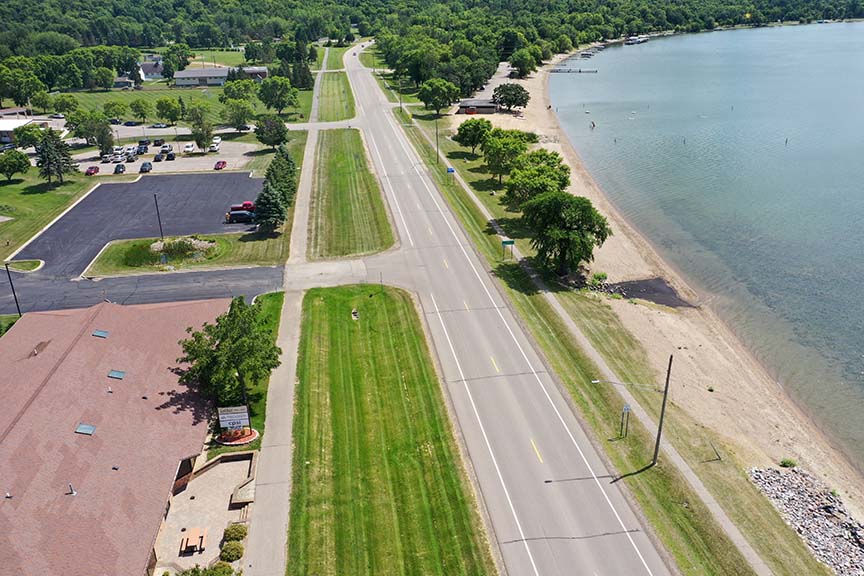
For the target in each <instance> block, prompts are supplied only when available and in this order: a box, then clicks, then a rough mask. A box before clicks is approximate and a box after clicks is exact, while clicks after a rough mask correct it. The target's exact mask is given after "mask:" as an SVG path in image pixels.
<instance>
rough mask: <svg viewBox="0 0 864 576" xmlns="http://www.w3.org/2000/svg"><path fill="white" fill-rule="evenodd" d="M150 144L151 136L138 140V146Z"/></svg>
mask: <svg viewBox="0 0 864 576" xmlns="http://www.w3.org/2000/svg"><path fill="white" fill-rule="evenodd" d="M149 145H150V139H149V138H144V139H142V140H138V146H149Z"/></svg>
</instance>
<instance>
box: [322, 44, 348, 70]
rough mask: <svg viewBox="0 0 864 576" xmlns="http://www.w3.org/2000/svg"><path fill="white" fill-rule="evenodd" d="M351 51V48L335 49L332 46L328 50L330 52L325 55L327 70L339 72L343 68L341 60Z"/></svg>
mask: <svg viewBox="0 0 864 576" xmlns="http://www.w3.org/2000/svg"><path fill="white" fill-rule="evenodd" d="M350 49H353V47H348V46H345V47H341V48H337V47H336V46H333V47H331V48H330V52H329V53H328V54H327V69H328V70H341V69H343V68H344V67H345V66H344V65H343V64H342V59H343V58H344V56H345V52H347V51H348V50H350Z"/></svg>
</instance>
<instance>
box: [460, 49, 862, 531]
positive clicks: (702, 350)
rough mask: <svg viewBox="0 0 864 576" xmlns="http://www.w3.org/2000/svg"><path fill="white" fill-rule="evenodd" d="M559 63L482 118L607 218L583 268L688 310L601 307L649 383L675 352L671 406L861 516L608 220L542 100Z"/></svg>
mask: <svg viewBox="0 0 864 576" xmlns="http://www.w3.org/2000/svg"><path fill="white" fill-rule="evenodd" d="M583 49H584V48H583ZM564 59H566V56H563V55H559V56H556V57H555V58H554V59H553V60H552V61H551V62H550V63H549V64H547V65H546V66H545V67H544V68H543V69H542V70H539V71H538V72H536V73H535V74H533V75H532V76H530V77H529V78H526V79H524V80H514V81H515V82H518V83H520V84H522V85H523V86H524V87H525V88H526V89H527V90H528V91H529V92H530V94H531V101H530V103H529V104H528V106H527V108H526V109H525V110H524V112H523V113H522V114H520V115H518V116H517V115H510V114H495V115H485V116H483V117H484V118H488V119H489V120H490V121H492V123H493V124H494V125H496V126H500V127H502V128H518V129H520V130H528V131H533V132H536V133H537V134H538V136H539V137H540V143H541V145H542V146H543V147H545V148H548V149H550V150H554V151H557V152H558V153H560V154H561V155H562V157H563V158H564V160H565V162H566V163H567V164H568V165H569V166H570V168H571V171H572V173H571V179H572V184H571V186H570V192H571V193H573V194H577V195H580V196H585V197H587V198H589V199H590V200H591V201H592V202H593V203H594V205H595V206H596V207H597V208H598V209H599V210H600V211H601V212H602V213H603V214H604V215H605V216H606V217H607V218H608V219H609V223H610V225H611V227H612V229H613V231H614V235H613V236H612V237H611V238H610V239H609V240H608V241H607V242H606V243H605V244H604V246H603V247H602V248H601V249H599V250H598V251H597V252H596V260H595V262H594V263H593V265H592V269H593V270H595V271H602V272H606V273H607V274H608V276H609V281H610V282H612V283H617V282H627V281H633V280H644V279H650V278H657V277H660V278H663V279H664V280H665V281H666V282H668V283H669V285H671V286H672V287H673V288H674V289H675V290H676V291H677V292H678V294H679V295H680V296H681V297H682V298H684V299H685V300H687V301H688V302H691V303H694V304H696V306H694V307H681V308H674V309H673V308H667V307H664V306H656V305H640V306H633V305H632V304H629V303H628V302H627V301H626V300H614V299H611V298H610V299H607V302H608V303H609V305H610V306H611V307H612V308H613V309H614V310H615V312H616V313H617V314H618V316H619V318H620V319H621V321H622V323H623V324H624V326H625V327H626V328H627V329H628V330H629V331H630V332H631V333H632V334H633V335H634V336H635V337H636V338H637V339H638V340H639V341H640V342H641V343H642V345H643V346H644V347H645V350H646V351H647V353H648V356H649V358H650V361H651V363H652V367H653V369H654V371H655V372H656V374H657V380H658V381H660V380H661V376H662V374H664V372H665V368H666V362H667V360H668V357H669V354H670V353H674V354H675V370H674V375H673V382H672V391H671V397H672V399H673V401H674V402H675V403H676V404H677V405H678V406H679V407H681V408H683V409H684V410H686V411H687V412H688V413H689V414H690V415H691V416H692V417H693V418H695V419H696V420H697V421H698V422H700V423H702V424H704V425H705V426H706V427H707V428H710V429H711V430H713V431H714V432H715V433H716V434H717V435H719V436H720V437H722V438H723V439H724V441H725V443H726V444H727V445H728V446H730V447H734V449H733V450H734V452H735V455H736V456H737V458H738V459H739V460H740V461H741V463H742V464H743V465H744V466H746V467H748V468H749V467H751V466H759V467H765V466H777V463H778V462H779V461H780V460H781V459H782V458H793V459H795V460H796V461H797V462H798V463H799V466H801V467H803V468H806V469H808V470H810V471H811V472H813V473H814V474H815V475H817V476H818V477H820V478H821V479H822V480H823V481H824V482H825V484H826V485H828V486H829V487H832V488H835V489H836V490H837V491H838V492H839V493H840V494H841V495H842V497H843V500H844V501H845V502H846V504H847V506H848V508H849V509H850V511H851V512H852V513H853V514H854V515H855V516H856V517H857V518H858V519H861V518H864V476H862V475H861V474H860V473H859V472H858V471H857V470H856V469H855V468H854V467H853V466H852V465H851V464H850V462H849V461H848V460H847V459H846V457H845V456H844V455H843V454H842V453H841V452H840V451H839V450H837V449H836V448H834V447H833V446H832V445H831V443H830V442H829V440H828V439H827V437H826V436H825V435H824V434H823V433H822V432H821V431H820V430H819V428H818V427H817V425H816V424H815V423H814V422H813V420H812V419H810V418H809V416H807V415H806V414H805V413H804V412H803V411H802V409H801V408H800V407H799V406H798V405H796V404H795V402H794V401H793V400H792V399H791V398H790V397H789V396H788V394H787V393H786V392H785V391H784V390H783V389H782V387H781V386H780V385H779V384H778V383H777V382H776V381H774V380H773V379H772V378H771V377H770V376H769V374H768V371H767V370H766V369H765V368H764V367H763V366H762V365H761V364H760V363H759V362H757V361H756V359H755V358H754V357H753V355H752V354H751V353H750V352H749V351H748V350H747V349H746V348H745V347H744V346H743V345H742V344H741V342H740V341H739V340H738V338H736V337H735V336H734V334H733V333H732V331H731V330H730V329H729V327H728V326H726V325H725V324H724V322H723V321H722V320H721V319H720V318H719V317H718V316H717V315H716V314H715V313H714V312H713V311H712V310H711V309H710V308H709V307H708V306H707V305H700V303H702V302H705V301H706V300H707V298H706V296H707V295H703V294H698V293H697V292H696V291H694V290H693V289H692V288H691V287H690V286H688V285H687V283H686V282H685V280H684V279H683V278H682V276H681V275H680V274H679V273H678V272H677V271H676V270H675V269H673V267H672V266H670V265H669V264H668V263H667V262H665V261H664V260H663V259H662V258H661V257H660V256H659V254H658V253H657V252H656V251H655V250H654V249H653V248H652V246H651V244H650V243H649V242H648V240H647V239H645V238H644V237H642V236H641V235H640V234H639V233H637V232H636V231H635V230H634V229H633V227H631V226H630V225H629V224H628V222H627V221H626V220H625V219H624V218H623V216H622V215H621V214H619V213H618V212H617V210H616V209H615V207H614V206H613V205H612V204H611V202H610V201H609V200H608V199H607V198H606V196H605V195H604V194H603V192H602V190H601V189H600V188H599V186H598V185H597V183H596V182H595V181H594V179H593V178H592V176H591V174H589V173H588V171H587V170H586V169H585V166H584V165H583V163H582V161H581V159H580V158H579V155H578V154H577V153H576V150H575V149H574V148H573V147H572V145H571V144H570V142H569V140H568V138H567V136H566V134H565V133H564V131H563V130H562V128H561V126H560V125H559V123H558V119H557V117H556V115H555V110H554V108H552V107H551V101H550V98H549V90H548V77H549V72H548V70H549V68H550V67H552V66H554V65H555V64H557V63H559V62H561V61H562V60H564ZM501 72H502V69H500V68H499V73H498V75H496V78H494V79H493V80H492V81H490V84H489V87H487V90H486V91H488V92H489V93H490V94H491V89H492V87H494V86H495V85H497V84H499V83H501V82H502V81H505V79H504V78H502V77H501ZM467 118H470V116H468V117H466V116H463V115H453V116H450V122H451V123H452V124H451V127H452V129H453V130H455V129H456V127H457V126H458V125H459V123H461V122H462V121H464V120H465V119H467ZM709 387H710V388H712V389H713V392H709V391H708V389H709Z"/></svg>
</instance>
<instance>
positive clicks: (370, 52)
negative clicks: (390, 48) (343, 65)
mask: <svg viewBox="0 0 864 576" xmlns="http://www.w3.org/2000/svg"><path fill="white" fill-rule="evenodd" d="M357 57H358V58H360V63H361V64H363V66H365V67H366V68H387V62H385V61H384V58H383V56H381V51H380V50H378V47H377V46H373V47H371V48H367V49H366V50H364V51H363V52H361V53H360V54H358V55H357Z"/></svg>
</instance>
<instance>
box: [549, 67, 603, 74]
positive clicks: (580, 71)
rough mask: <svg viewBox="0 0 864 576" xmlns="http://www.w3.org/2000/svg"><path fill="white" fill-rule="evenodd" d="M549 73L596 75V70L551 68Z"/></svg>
mask: <svg viewBox="0 0 864 576" xmlns="http://www.w3.org/2000/svg"><path fill="white" fill-rule="evenodd" d="M549 72H553V73H555V74H597V69H596V68H591V69H589V68H563V67H562V68H552V69H551V70H549Z"/></svg>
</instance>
